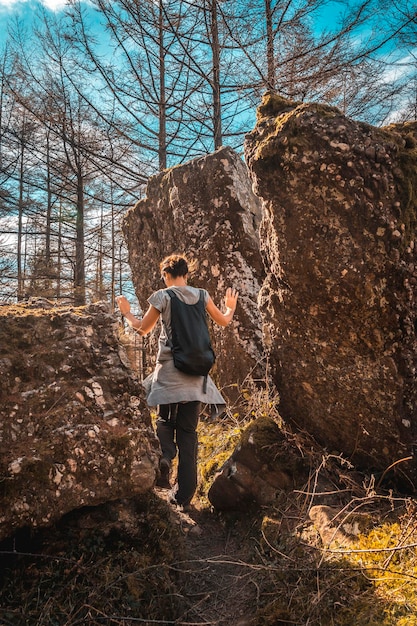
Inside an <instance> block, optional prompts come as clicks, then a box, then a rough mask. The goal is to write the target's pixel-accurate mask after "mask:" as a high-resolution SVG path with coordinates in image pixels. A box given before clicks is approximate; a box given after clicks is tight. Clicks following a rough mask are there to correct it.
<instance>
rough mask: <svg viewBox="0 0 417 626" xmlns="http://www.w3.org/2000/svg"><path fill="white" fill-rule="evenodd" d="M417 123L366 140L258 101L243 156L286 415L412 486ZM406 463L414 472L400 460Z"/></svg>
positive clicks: (275, 102)
mask: <svg viewBox="0 0 417 626" xmlns="http://www.w3.org/2000/svg"><path fill="white" fill-rule="evenodd" d="M416 145H417V124H416V123H413V124H403V125H396V126H391V127H389V128H383V129H380V128H373V127H371V126H369V125H367V124H364V123H359V122H355V121H352V120H351V119H348V118H346V117H345V116H344V115H342V113H341V112H340V111H338V110H337V109H335V108H331V107H328V106H323V105H319V104H301V103H294V102H290V101H287V100H284V99H282V98H280V97H278V96H271V95H266V96H265V98H264V100H263V103H262V105H261V107H260V108H259V110H258V118H257V124H256V127H255V129H254V130H253V132H252V133H251V134H250V135H248V136H247V140H246V146H245V155H246V159H247V163H248V167H249V169H250V172H251V176H252V178H253V181H254V189H255V190H256V192H257V193H258V195H259V196H260V197H261V198H262V200H263V222H262V225H261V231H260V232H261V234H260V238H261V249H262V255H263V258H264V264H265V267H266V268H267V269H268V275H267V277H266V280H265V282H264V285H263V287H262V291H261V294H260V306H261V310H262V314H263V316H264V320H265V327H264V330H265V334H264V341H265V344H266V345H267V346H268V349H269V352H270V359H271V365H272V367H273V371H274V378H275V382H276V384H277V387H278V390H279V393H280V396H281V404H280V413H281V414H282V416H283V417H284V419H286V420H287V421H290V422H291V423H292V424H293V425H296V426H297V427H298V428H304V429H307V430H308V431H309V432H310V433H312V434H313V435H314V436H315V437H316V439H317V440H318V441H319V442H320V443H321V445H323V446H325V447H326V448H327V449H328V450H329V451H335V452H336V453H340V452H341V453H343V454H344V455H345V456H347V457H349V458H350V459H352V460H353V462H354V463H356V464H358V465H361V466H363V467H365V468H370V469H373V470H375V472H376V473H377V476H378V475H379V476H381V478H382V475H383V474H384V472H385V470H387V469H388V468H389V467H390V466H393V467H394V468H395V470H397V471H398V475H399V476H401V477H402V478H403V479H404V484H405V485H406V486H407V487H408V488H411V489H412V490H414V489H415V487H416V484H417V483H416V464H415V458H414V448H415V442H416V435H417V419H416V415H417V395H416V394H417V388H416V385H415V372H416V366H417V341H416V330H417V321H416V313H417V309H416V300H415V297H414V292H415V286H416V283H417V269H416V267H417V266H416V245H415V236H416V232H415V229H416V192H415V189H416V187H417V152H416ZM406 459H408V460H406Z"/></svg>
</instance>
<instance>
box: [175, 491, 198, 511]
mask: <svg viewBox="0 0 417 626" xmlns="http://www.w3.org/2000/svg"><path fill="white" fill-rule="evenodd" d="M169 503H170V504H172V505H173V506H175V508H176V509H177V511H180V512H181V513H189V512H190V511H193V510H194V507H193V505H192V504H190V502H184V503H183V504H180V503H179V502H178V500H177V499H176V497H175V493H171V494H170V496H169Z"/></svg>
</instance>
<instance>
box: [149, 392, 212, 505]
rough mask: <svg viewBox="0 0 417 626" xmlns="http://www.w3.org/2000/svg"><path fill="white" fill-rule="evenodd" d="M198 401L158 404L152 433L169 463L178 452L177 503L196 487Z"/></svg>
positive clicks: (185, 502)
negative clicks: (154, 434)
mask: <svg viewBox="0 0 417 626" xmlns="http://www.w3.org/2000/svg"><path fill="white" fill-rule="evenodd" d="M200 411H201V402H179V403H177V404H160V405H159V407H158V419H157V421H156V434H157V436H158V439H159V442H160V444H161V449H162V456H163V458H165V459H168V461H169V462H171V461H172V459H174V458H175V456H176V454H177V451H178V475H177V486H176V488H175V489H176V493H175V499H176V501H177V502H178V504H189V503H190V501H191V498H192V497H193V495H194V493H195V490H196V489H197V450H198V440H197V425H198V419H199V416H200Z"/></svg>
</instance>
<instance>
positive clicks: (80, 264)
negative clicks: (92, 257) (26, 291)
mask: <svg viewBox="0 0 417 626" xmlns="http://www.w3.org/2000/svg"><path fill="white" fill-rule="evenodd" d="M75 233H76V234H75V268H74V304H75V305H76V306H82V305H83V304H85V258H84V180H83V177H82V174H81V172H80V171H79V172H78V174H77V218H76V224H75Z"/></svg>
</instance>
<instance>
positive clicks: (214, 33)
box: [210, 0, 223, 150]
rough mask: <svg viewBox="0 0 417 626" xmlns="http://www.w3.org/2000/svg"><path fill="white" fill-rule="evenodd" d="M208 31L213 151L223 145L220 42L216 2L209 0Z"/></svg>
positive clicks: (215, 0)
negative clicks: (211, 58) (210, 55)
mask: <svg viewBox="0 0 417 626" xmlns="http://www.w3.org/2000/svg"><path fill="white" fill-rule="evenodd" d="M210 18H211V19H210V29H211V50H212V55H213V77H212V90H213V133H214V149H215V150H217V148H220V147H221V146H222V144H223V136H222V107H221V98H220V42H219V29H218V22H217V0H210Z"/></svg>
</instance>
